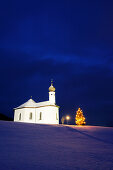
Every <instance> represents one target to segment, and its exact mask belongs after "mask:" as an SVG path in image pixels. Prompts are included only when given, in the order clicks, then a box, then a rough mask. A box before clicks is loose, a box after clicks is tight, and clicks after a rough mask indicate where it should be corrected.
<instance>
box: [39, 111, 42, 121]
mask: <svg viewBox="0 0 113 170" xmlns="http://www.w3.org/2000/svg"><path fill="white" fill-rule="evenodd" d="M39 120H42V112H40V117H39Z"/></svg>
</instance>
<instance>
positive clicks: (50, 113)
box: [14, 82, 59, 124]
mask: <svg viewBox="0 0 113 170" xmlns="http://www.w3.org/2000/svg"><path fill="white" fill-rule="evenodd" d="M14 121H15V122H27V123H39V124H59V106H57V105H56V101H55V87H54V86H53V83H52V82H51V86H50V87H49V100H48V101H45V102H39V103H36V102H35V101H34V100H33V99H29V100H28V101H27V102H26V103H24V104H22V105H20V106H19V107H17V108H14Z"/></svg>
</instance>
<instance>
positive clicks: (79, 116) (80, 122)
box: [75, 108, 86, 125]
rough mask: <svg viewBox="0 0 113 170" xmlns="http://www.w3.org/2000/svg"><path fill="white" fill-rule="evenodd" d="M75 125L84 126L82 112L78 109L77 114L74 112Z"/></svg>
mask: <svg viewBox="0 0 113 170" xmlns="http://www.w3.org/2000/svg"><path fill="white" fill-rule="evenodd" d="M75 123H76V124H77V125H85V124H86V122H85V117H84V115H83V112H82V110H81V109H80V108H78V110H77V112H76V117H75Z"/></svg>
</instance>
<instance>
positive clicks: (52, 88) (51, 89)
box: [49, 81, 55, 92]
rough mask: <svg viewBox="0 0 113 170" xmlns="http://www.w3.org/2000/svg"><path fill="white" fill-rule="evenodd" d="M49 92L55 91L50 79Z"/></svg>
mask: <svg viewBox="0 0 113 170" xmlns="http://www.w3.org/2000/svg"><path fill="white" fill-rule="evenodd" d="M49 92H55V87H54V86H53V81H51V86H50V87H49Z"/></svg>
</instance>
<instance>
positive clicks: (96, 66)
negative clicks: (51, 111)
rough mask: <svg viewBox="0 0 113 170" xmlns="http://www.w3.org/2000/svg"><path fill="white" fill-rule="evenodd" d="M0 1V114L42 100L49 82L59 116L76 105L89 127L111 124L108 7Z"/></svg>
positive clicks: (112, 32) (112, 36)
mask: <svg viewBox="0 0 113 170" xmlns="http://www.w3.org/2000/svg"><path fill="white" fill-rule="evenodd" d="M2 3H3V4H2V7H1V10H0V11H1V27H0V37H1V38H0V78H1V83H0V93H1V96H0V106H1V107H0V112H2V113H4V114H7V115H9V116H13V107H16V106H18V105H20V104H22V103H24V102H25V101H26V100H28V99H29V98H30V96H33V99H34V100H36V101H44V100H47V98H48V87H49V85H50V80H51V78H53V79H54V85H55V87H56V98H57V104H58V105H60V106H61V108H60V117H61V116H62V115H66V114H70V115H72V122H74V115H75V111H76V110H77V108H78V107H81V108H82V109H83V112H84V114H85V116H86V121H87V122H88V123H89V124H98V125H99V124H100V125H112V124H113V119H112V117H113V107H112V105H113V90H112V87H113V29H112V28H113V19H112V18H113V11H112V8H111V7H112V5H113V3H112V2H110V1H105V2H102V1H94V2H88V1H85V2H84V1H83V0H82V1H79V2H75V1H56V2H55V1H54V2H53V1H38V2H37V1H32V2H31V1H25V0H24V1H23V3H21V2H20V3H19V4H18V3H17V2H15V1H10V2H8V1H7V3H4V2H2Z"/></svg>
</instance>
